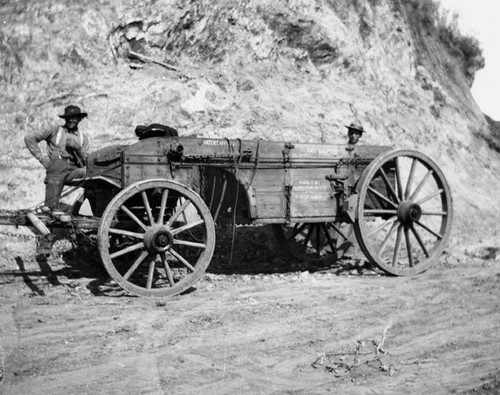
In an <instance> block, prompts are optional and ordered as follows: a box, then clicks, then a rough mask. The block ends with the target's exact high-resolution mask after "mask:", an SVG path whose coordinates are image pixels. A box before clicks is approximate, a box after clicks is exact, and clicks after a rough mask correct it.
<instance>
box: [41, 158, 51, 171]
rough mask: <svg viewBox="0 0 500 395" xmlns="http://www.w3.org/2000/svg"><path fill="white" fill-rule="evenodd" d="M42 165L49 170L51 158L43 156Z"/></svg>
mask: <svg viewBox="0 0 500 395" xmlns="http://www.w3.org/2000/svg"><path fill="white" fill-rule="evenodd" d="M40 163H41V164H42V166H43V167H45V168H47V167H49V163H50V158H49V157H48V156H42V157H41V158H40Z"/></svg>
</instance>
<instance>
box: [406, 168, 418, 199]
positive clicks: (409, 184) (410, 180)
mask: <svg viewBox="0 0 500 395" xmlns="http://www.w3.org/2000/svg"><path fill="white" fill-rule="evenodd" d="M416 167H417V159H416V158H413V160H412V162H411V167H410V174H409V175H408V181H407V182H406V189H405V194H404V198H405V199H407V198H408V196H409V195H410V190H411V184H412V183H413V177H414V176H415V169H416Z"/></svg>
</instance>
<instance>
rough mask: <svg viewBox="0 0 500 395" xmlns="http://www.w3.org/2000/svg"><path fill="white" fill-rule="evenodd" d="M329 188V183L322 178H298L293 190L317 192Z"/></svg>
mask: <svg viewBox="0 0 500 395" xmlns="http://www.w3.org/2000/svg"><path fill="white" fill-rule="evenodd" d="M327 189H328V184H326V183H325V182H324V181H322V180H298V181H296V182H295V183H294V185H293V188H292V192H315V191H316V192H317V191H324V190H327Z"/></svg>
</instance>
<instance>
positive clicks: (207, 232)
mask: <svg viewBox="0 0 500 395" xmlns="http://www.w3.org/2000/svg"><path fill="white" fill-rule="evenodd" d="M156 189H159V190H161V191H162V203H161V204H160V207H159V208H158V207H157V208H156V209H157V210H158V214H157V215H156V218H154V217H155V215H154V208H153V207H149V210H148V209H146V207H144V209H145V212H146V214H147V216H148V219H149V220H150V221H151V220H152V222H155V226H158V223H159V222H160V221H161V222H162V223H163V224H168V222H169V220H170V219H172V217H175V216H177V217H176V218H175V219H174V221H173V222H175V220H176V219H177V218H179V217H181V216H182V215H184V216H185V210H186V208H187V207H189V206H192V207H193V208H194V209H195V210H196V213H197V215H199V217H200V220H199V221H197V222H201V221H202V223H199V224H198V225H196V227H201V228H200V229H202V233H203V235H204V238H203V240H202V242H201V243H199V242H192V241H186V240H183V239H180V238H177V239H176V238H175V236H176V235H178V234H179V229H180V228H175V226H174V225H172V224H171V225H169V229H171V230H172V232H170V236H172V233H173V236H172V237H173V239H172V238H170V237H166V236H165V237H162V238H160V236H163V235H162V234H161V233H162V232H160V231H158V232H156V233H155V231H154V230H153V231H151V229H152V228H153V224H152V223H149V224H148V223H147V222H146V221H142V219H140V218H137V217H136V219H138V220H139V221H140V222H142V225H143V226H145V229H142V228H141V230H140V231H137V232H129V233H136V234H138V236H137V243H136V244H135V246H134V245H133V246H130V249H131V250H130V252H125V253H123V254H122V255H124V256H126V255H127V254H129V253H132V252H133V251H134V249H135V250H136V252H135V253H139V256H138V257H137V258H136V259H135V260H134V262H133V263H132V265H131V266H130V267H129V268H128V270H127V272H125V273H123V269H122V272H120V271H119V270H118V268H117V266H118V265H119V264H118V263H117V262H116V258H118V257H120V256H121V255H118V256H116V255H115V254H116V252H115V253H112V254H111V253H110V239H111V237H110V236H111V235H110V233H111V234H113V235H116V234H117V231H119V232H123V230H122V229H118V230H117V229H115V228H114V227H112V223H113V220H114V219H115V215H116V214H117V212H118V211H123V208H122V207H123V206H124V205H125V203H126V202H127V201H129V199H131V198H138V196H141V197H142V198H143V196H142V195H143V193H145V194H146V197H147V192H145V191H148V190H156ZM165 191H169V192H167V193H166V195H167V197H166V198H165V203H164V202H163V195H164V194H165ZM172 193H175V194H177V195H178V196H181V197H182V198H184V203H185V204H186V206H185V207H184V208H182V206H181V207H178V208H174V210H176V211H174V212H173V213H172V214H171V215H170V216H169V217H167V213H166V204H167V203H166V202H167V200H168V195H169V194H172ZM143 201H144V198H143ZM144 202H145V201H144ZM186 202H187V203H186ZM146 204H147V203H145V205H146ZM125 208H126V207H125ZM181 208H182V210H181ZM162 210H163V211H162ZM129 211H130V210H129ZM160 212H163V217H162V218H160ZM127 215H128V214H127ZM130 219H131V220H132V221H134V222H136V223H137V221H136V220H134V219H132V217H130ZM194 222H196V221H193V222H192V223H187V224H186V226H185V227H187V226H190V225H193V224H194ZM113 226H115V225H113ZM137 226H138V227H141V226H140V225H139V223H137ZM193 228H194V227H193ZM162 229H163V228H162ZM162 229H160V230H162ZM189 229H192V228H189V227H187V228H186V229H185V230H181V231H180V233H181V234H182V233H183V232H185V231H189ZM148 232H150V233H152V234H153V238H154V236H158V239H159V240H163V239H166V240H168V241H170V242H172V245H171V246H170V248H168V247H165V248H167V249H166V250H165V251H160V250H156V249H155V250H153V251H151V250H150V249H151V248H153V247H151V245H146V241H145V238H146V234H148ZM175 232H177V233H175ZM163 233H168V232H163ZM118 234H119V235H120V233H118ZM167 236H168V235H167ZM126 237H129V235H126ZM130 237H131V238H134V236H130ZM141 240H142V241H141ZM178 242H179V244H177V243H178ZM98 243H99V252H100V255H101V259H102V261H103V264H104V266H105V268H106V270H107V272H108V274H109V275H110V276H111V278H112V279H114V280H115V281H116V282H117V283H118V284H119V285H120V286H121V287H122V288H124V289H126V290H127V291H129V292H131V293H133V294H135V295H139V296H146V297H164V296H172V295H176V294H178V293H181V292H183V291H185V290H186V289H188V288H189V287H191V286H192V285H193V284H194V283H195V282H196V281H198V280H199V279H200V278H201V276H202V275H203V274H204V273H205V270H206V268H207V267H208V265H209V263H210V260H211V258H212V255H213V251H214V247H215V225H214V222H213V219H212V216H211V214H210V211H209V209H208V207H207V206H206V204H205V203H204V201H203V200H202V199H201V197H200V196H199V195H198V194H196V193H195V192H194V191H192V190H191V189H189V188H187V187H185V186H184V185H182V184H179V183H177V182H175V181H171V180H162V179H154V180H145V181H140V182H137V183H135V184H132V185H130V186H129V187H127V188H125V189H124V190H122V191H121V192H120V193H118V194H117V195H116V196H115V197H114V198H113V199H112V201H111V202H110V203H109V205H108V206H107V207H106V210H105V211H104V214H103V216H102V219H101V223H100V225H99V230H98ZM141 243H142V245H141ZM167 243H168V242H167ZM182 243H188V245H187V247H186V248H190V245H189V243H191V245H193V247H192V248H199V249H200V250H201V252H200V253H199V256H198V258H197V260H196V262H189V261H188V262H187V263H188V264H189V265H190V266H191V268H188V267H186V269H187V270H189V271H190V273H189V274H187V275H186V276H185V277H184V278H182V279H180V280H179V281H177V282H176V281H175V278H173V275H172V270H170V273H169V271H168V269H167V267H170V265H169V263H168V259H166V258H165V257H166V256H167V255H173V254H177V255H178V256H180V258H178V257H176V256H175V255H173V256H174V257H176V258H177V259H178V261H179V262H180V263H182V264H184V265H185V263H183V262H182V261H181V259H183V257H182V256H181V255H180V254H179V253H178V252H176V249H177V247H178V246H179V245H185V244H182ZM149 244H151V243H149ZM197 244H199V245H201V244H203V245H204V247H200V246H199V245H197ZM174 246H175V248H174ZM127 248H128V247H127ZM132 248H133V249H132ZM154 248H161V246H156V245H155V246H154ZM121 252H123V251H121ZM153 255H154V256H153ZM151 260H153V262H154V263H153V264H152V263H151ZM158 261H160V264H161V263H163V267H162V268H161V267H160V266H159V265H158V264H157V262H158ZM165 261H167V263H165ZM136 265H137V267H135V266H136ZM143 265H149V267H148V278H147V283H146V287H144V286H139V285H137V284H135V283H133V282H131V281H129V280H128V279H129V278H130V277H127V274H128V271H129V270H132V273H131V274H130V276H132V275H133V274H134V272H135V271H136V270H138V268H139V267H141V266H143ZM133 266H134V267H135V269H133ZM151 267H153V268H152V269H151ZM143 269H144V268H143V267H142V270H143ZM161 271H163V272H164V278H163V280H165V283H166V284H168V285H169V286H168V287H164V288H154V287H153V281H155V274H158V276H159V277H160V274H161ZM151 272H152V273H153V275H152V276H153V279H152V280H150V277H151V274H150V273H151Z"/></svg>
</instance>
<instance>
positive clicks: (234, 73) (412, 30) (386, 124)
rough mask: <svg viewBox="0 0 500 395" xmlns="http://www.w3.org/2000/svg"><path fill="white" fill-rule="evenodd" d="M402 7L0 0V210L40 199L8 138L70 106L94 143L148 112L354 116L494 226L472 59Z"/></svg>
mask: <svg viewBox="0 0 500 395" xmlns="http://www.w3.org/2000/svg"><path fill="white" fill-rule="evenodd" d="M412 12H413V11H412V7H411V6H410V5H409V2H408V1H402V0H356V1H346V0H329V1H326V0H325V1H321V0H318V1H313V0H292V1H271V0H247V1H243V2H238V3H235V2H232V1H228V0H226V1H218V2H216V3H214V2H209V1H206V0H202V1H188V0H176V1H174V0H158V1H154V2H143V1H139V0H117V1H109V0H101V1H99V2H92V3H88V4H87V3H82V2H78V1H74V0H59V1H55V2H50V3H47V2H27V1H19V2H15V3H14V4H11V3H10V2H3V5H2V6H1V8H0V19H1V20H2V23H1V24H0V51H1V54H2V56H1V59H2V60H1V62H2V68H1V74H0V98H1V102H0V128H1V130H0V133H1V136H2V139H3V142H4V144H3V145H2V148H1V149H0V167H1V168H2V175H1V184H0V206H2V207H26V206H28V205H31V204H35V203H37V202H38V201H40V200H41V199H42V197H43V192H42V189H43V184H42V179H43V178H42V177H43V172H42V169H41V167H40V166H39V165H38V163H37V162H36V161H35V160H34V159H32V158H31V157H30V154H29V153H28V152H27V150H26V149H24V147H23V141H22V140H23V136H24V134H25V133H28V132H30V131H31V130H34V129H38V128H41V127H44V126H45V125H47V124H48V123H50V122H54V121H55V120H56V119H57V114H59V113H61V111H62V109H63V108H64V106H65V105H67V104H69V103H74V104H78V105H81V106H83V107H84V108H85V110H86V111H88V112H89V114H90V116H89V118H88V120H86V121H84V123H83V124H82V126H83V128H85V130H87V131H89V132H90V134H91V135H92V140H93V145H94V147H100V146H102V145H108V144H114V143H117V142H119V141H120V142H121V141H132V139H133V130H134V127H135V125H137V124H145V123H151V122H159V123H165V124H169V125H171V126H174V127H176V128H178V130H179V131H180V133H181V134H197V135H199V136H215V137H241V138H246V139H253V138H264V139H273V140H296V141H305V142H317V141H321V142H325V143H328V142H335V141H338V140H342V139H344V138H345V137H344V135H345V128H344V125H345V124H347V123H348V122H350V121H351V120H353V119H354V118H358V119H359V120H360V121H361V122H362V123H363V124H364V126H365V128H366V129H367V130H368V133H366V134H365V135H364V136H363V139H364V142H366V143H374V144H390V145H393V146H394V147H397V148H417V149H419V150H421V151H423V152H425V153H426V154H428V155H430V156H431V157H432V158H434V159H435V160H436V161H437V162H438V163H439V165H440V166H441V167H442V169H443V171H444V172H445V174H446V177H447V178H448V180H449V182H450V184H451V186H452V190H453V195H454V203H455V210H456V218H457V219H456V224H457V226H456V229H457V230H463V229H465V228H467V229H470V228H473V230H472V231H470V232H468V235H470V234H473V233H474V232H477V233H478V235H479V234H481V233H482V232H483V231H487V232H492V231H493V232H495V231H496V223H495V221H494V220H495V219H498V218H499V217H500V208H499V207H497V206H495V204H494V201H495V199H494V198H493V197H494V196H498V194H499V193H500V183H499V182H498V179H499V174H500V156H499V153H498V150H495V149H494V146H492V144H491V141H492V140H491V133H490V131H489V127H488V123H487V122H486V120H485V117H484V116H483V114H482V113H481V111H480V109H479V108H478V107H477V105H476V104H475V102H474V100H473V98H472V96H471V94H470V90H469V86H470V83H471V78H473V74H474V70H468V71H467V70H466V72H464V71H463V68H461V67H460V64H459V62H458V61H457V60H456V59H454V57H453V56H452V55H450V54H449V52H448V51H446V49H445V48H444V47H443V46H442V44H441V43H440V42H439V40H437V38H436V37H435V35H432V34H430V33H429V32H428V31H426V30H425V26H422V25H421V24H419V23H418V22H416V21H415V18H413V15H412ZM152 60H153V61H152Z"/></svg>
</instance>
